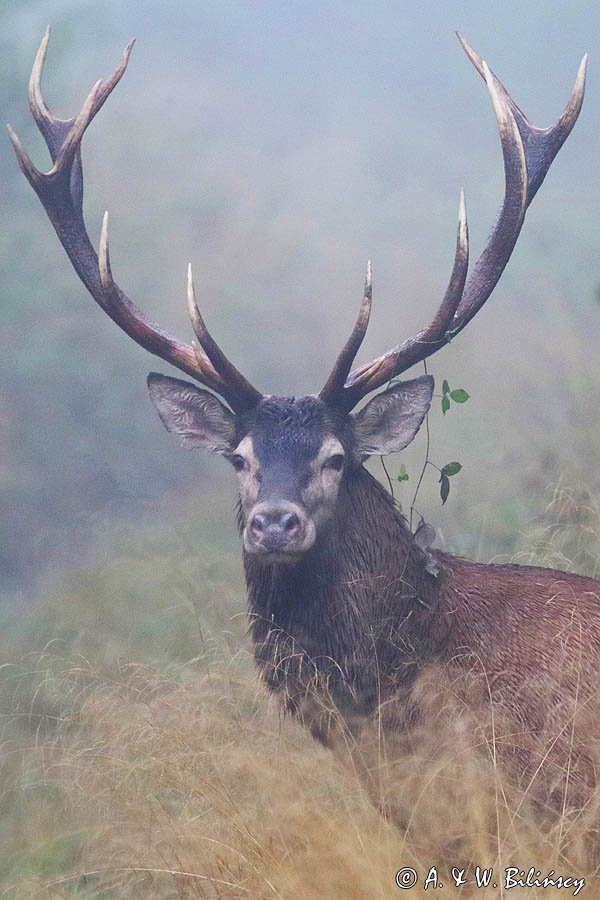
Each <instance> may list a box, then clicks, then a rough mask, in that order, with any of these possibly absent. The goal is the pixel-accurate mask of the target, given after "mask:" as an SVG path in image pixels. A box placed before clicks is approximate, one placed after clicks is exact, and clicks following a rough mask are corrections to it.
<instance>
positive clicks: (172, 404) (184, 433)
mask: <svg viewBox="0 0 600 900" xmlns="http://www.w3.org/2000/svg"><path fill="white" fill-rule="evenodd" d="M148 391H149V392H150V399H151V400H152V402H153V403H154V405H155V407H156V409H157V411H158V415H159V416H160V418H161V421H162V423H163V425H164V426H165V428H166V429H167V431H172V432H174V433H175V434H178V435H179V437H180V438H181V443H182V444H183V446H184V447H187V448H189V449H193V448H196V447H200V448H202V449H203V450H212V451H213V453H228V452H230V451H231V450H232V449H233V448H234V447H235V444H236V441H235V433H236V430H235V416H234V415H233V413H232V412H230V411H229V410H228V409H227V408H226V407H225V406H223V404H222V403H221V402H220V401H219V400H217V398H216V397H215V396H214V394H210V393H209V392H208V391H202V390H200V388H197V387H196V386H195V385H194V384H190V383H189V382H188V381H180V380H179V379H178V378H168V377H167V376H166V375H158V374H157V373H156V372H151V373H150V375H148Z"/></svg>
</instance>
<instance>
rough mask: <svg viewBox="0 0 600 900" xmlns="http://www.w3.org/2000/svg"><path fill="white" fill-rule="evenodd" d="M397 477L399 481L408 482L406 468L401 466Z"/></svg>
mask: <svg viewBox="0 0 600 900" xmlns="http://www.w3.org/2000/svg"><path fill="white" fill-rule="evenodd" d="M396 477H397V478H398V481H408V472H407V471H406V466H400V470H399V472H398V475H397V476H396Z"/></svg>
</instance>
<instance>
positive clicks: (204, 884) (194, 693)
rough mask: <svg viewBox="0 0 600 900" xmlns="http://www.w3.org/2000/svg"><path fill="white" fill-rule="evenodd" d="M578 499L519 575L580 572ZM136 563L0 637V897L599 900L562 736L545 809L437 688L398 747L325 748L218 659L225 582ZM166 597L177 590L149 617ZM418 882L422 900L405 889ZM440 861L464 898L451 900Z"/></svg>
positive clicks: (495, 714)
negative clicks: (541, 568) (552, 883)
mask: <svg viewBox="0 0 600 900" xmlns="http://www.w3.org/2000/svg"><path fill="white" fill-rule="evenodd" d="M592 496H593V495H592V493H590V495H589V496H588V497H587V498H583V497H582V496H581V494H580V493H576V492H573V491H569V490H567V489H566V488H565V487H560V488H558V489H556V491H555V493H554V495H553V497H552V499H551V503H550V504H549V506H548V510H547V514H546V516H545V517H543V518H542V519H541V520H540V521H538V522H537V523H535V524H534V526H533V527H532V528H530V529H529V533H528V535H527V536H526V539H525V546H526V548H527V547H528V549H526V550H525V551H523V553H522V555H520V558H519V561H520V562H527V563H536V564H539V563H542V564H546V565H559V566H560V567H561V568H572V567H573V566H572V565H571V563H570V560H573V562H574V565H575V567H576V568H577V569H579V570H580V571H581V570H584V571H587V572H588V573H589V574H594V573H595V574H598V573H599V572H600V568H599V566H598V563H599V560H600V557H599V555H598V552H597V547H598V536H599V534H600V528H599V527H598V523H600V509H598V505H597V502H595V501H594V500H593V499H592ZM157 547H158V549H159V550H160V549H161V548H162V552H163V556H161V557H160V566H159V569H160V571H161V572H162V573H163V574H162V581H161V582H160V583H158V584H155V581H154V578H153V576H152V575H151V574H149V573H152V572H153V571H154V570H153V566H152V561H155V560H156V551H157ZM157 547H155V546H154V545H153V546H152V547H151V548H150V549H151V551H152V553H145V552H141V551H140V553H138V554H133V555H131V553H129V551H128V553H129V555H123V556H122V557H121V556H117V557H116V562H114V563H112V564H111V565H110V566H107V567H104V568H100V569H97V570H91V571H90V573H88V575H87V576H86V577H85V578H83V576H82V577H81V578H79V579H78V580H77V579H76V581H75V583H74V584H72V585H71V586H70V587H69V586H68V585H67V588H68V589H67V588H65V589H64V590H63V591H62V593H61V594H60V595H59V596H57V597H56V598H55V599H54V601H53V602H51V603H50V604H47V605H46V607H41V608H40V610H39V611H38V612H37V613H36V616H31V617H30V622H29V625H28V626H27V629H26V628H25V623H24V624H23V629H24V630H23V634H22V635H20V637H19V636H16V638H15V641H14V646H12V647H11V645H10V641H9V640H7V638H6V636H5V638H4V658H5V659H6V660H10V659H11V658H13V657H17V656H19V654H20V652H21V651H20V650H19V643H20V644H21V647H23V646H35V645H36V643H37V646H44V645H45V650H44V651H43V652H42V653H39V654H36V655H34V654H28V655H26V656H24V657H22V659H21V660H20V661H18V662H7V663H6V664H5V665H4V666H2V667H0V670H1V671H0V676H1V679H0V682H1V683H0V705H1V706H2V717H1V718H0V722H2V724H3V727H2V742H1V743H0V897H5V898H9V900H29V898H40V900H56V898H78V900H134V898H135V900H137V898H140V900H153V898H157V900H183V898H220V900H234V898H236V900H237V898H253V900H263V898H270V900H273V898H283V900H317V898H318V900H322V898H327V900H342V898H344V900H359V898H360V900H363V898H365V900H366V898H368V900H371V898H374V900H378V898H389V897H400V896H406V897H413V898H427V897H431V896H439V897H445V898H449V900H454V898H458V897H460V898H462V900H465V898H467V900H471V898H483V900H487V898H492V897H494V898H497V897H500V898H502V897H505V898H509V900H513V898H521V897H523V898H525V897H526V898H544V900H548V898H551V897H553V896H559V897H561V896H565V897H566V896H572V895H573V892H574V889H575V888H574V887H573V886H571V887H570V888H564V889H562V890H560V891H559V890H557V889H555V888H552V887H549V888H546V889H543V888H535V887H525V888H511V889H510V890H506V889H505V888H503V886H502V885H503V880H502V873H503V870H504V868H505V867H507V866H516V867H519V870H520V871H521V870H524V871H525V872H527V871H528V870H529V868H530V867H534V869H535V870H536V871H540V872H541V874H542V876H543V875H546V874H548V873H549V872H550V871H552V870H553V871H554V872H555V873H556V874H557V875H560V874H562V875H565V876H568V875H571V876H574V877H577V878H579V877H585V879H586V886H585V887H584V888H583V890H581V891H580V893H579V894H578V896H583V897H588V898H592V900H595V898H596V897H598V896H600V879H599V878H598V875H597V872H598V862H599V857H598V851H597V848H598V843H599V841H598V830H599V827H600V791H596V793H595V794H592V795H591V796H590V797H588V798H586V800H587V802H586V805H585V806H584V808H583V809H581V810H579V811H577V810H573V809H572V808H571V807H570V806H569V804H567V803H564V804H561V803H560V797H561V796H562V794H561V791H563V790H564V791H565V794H564V796H565V797H566V785H567V784H568V783H569V782H570V781H571V782H572V781H573V778H574V777H575V775H576V769H577V759H576V753H575V742H572V747H573V749H574V752H573V754H571V755H568V758H567V759H566V760H565V767H564V771H560V772H558V773H556V772H554V774H553V777H554V778H555V786H556V788H557V791H558V797H559V802H558V803H557V804H555V805H554V807H552V808H551V807H548V808H546V807H544V806H543V805H540V801H539V798H540V791H539V790H538V788H539V786H540V782H541V781H542V780H543V779H544V778H545V777H546V773H545V772H544V770H543V766H542V767H541V768H540V770H539V771H534V772H533V773H531V772H530V773H525V772H524V771H523V772H522V773H521V775H522V777H521V778H515V773H514V771H513V772H512V774H507V773H506V772H505V771H504V770H503V768H502V766H501V764H500V762H499V750H500V748H501V745H502V742H503V740H505V738H506V730H507V723H503V721H502V717H501V716H500V714H499V711H498V710H490V709H485V708H481V709H479V710H478V711H476V712H472V711H471V712H470V713H468V714H465V710H464V708H463V709H460V708H457V707H455V706H454V704H453V701H452V697H451V694H452V692H451V691H450V698H449V697H448V696H445V697H444V698H442V699H441V700H440V702H439V704H438V707H439V708H438V710H437V711H436V710H435V709H434V708H432V709H431V710H430V712H431V715H430V716H429V724H428V726H427V727H423V728H420V729H419V730H417V731H415V732H414V734H412V735H411V737H410V739H408V740H404V739H402V738H398V739H396V740H393V739H392V738H390V737H389V735H388V736H387V737H384V735H383V734H382V733H380V732H379V731H378V730H377V726H376V725H374V726H373V728H372V730H371V731H368V730H367V731H365V732H363V733H362V734H361V735H359V736H356V735H354V736H349V735H346V736H345V737H346V741H345V742H344V741H341V742H340V743H339V745H338V747H337V749H336V752H335V753H331V752H330V751H329V750H326V749H324V748H323V747H321V746H320V745H318V744H317V743H316V742H315V741H313V739H312V738H311V737H310V736H309V735H308V734H307V733H306V732H304V731H303V730H302V728H301V727H300V726H299V725H298V724H297V723H296V722H294V721H292V720H290V719H287V718H282V717H281V716H280V714H279V712H278V709H277V706H276V703H275V701H274V700H273V699H272V698H271V697H269V696H268V695H267V694H266V691H265V690H264V688H263V687H262V685H261V684H259V682H258V680H257V678H256V675H255V674H254V665H253V661H252V659H251V657H250V653H249V650H248V649H239V648H240V635H241V630H242V629H241V624H240V619H239V617H240V616H241V612H240V609H241V607H240V603H239V601H238V599H237V597H238V592H237V589H234V588H233V587H231V586H229V587H224V586H223V585H227V584H230V585H231V584H232V583H233V582H232V580H231V579H229V581H228V580H227V578H225V577H223V573H222V572H219V573H218V577H215V578H212V579H211V577H209V576H210V574H211V573H210V572H207V571H204V569H202V568H199V569H198V571H196V568H198V567H199V566H200V564H199V563H198V562H197V556H196V555H194V554H193V553H192V551H191V549H188V548H187V547H186V546H184V548H183V550H182V549H181V547H180V549H179V555H172V554H171V547H170V546H169V547H165V546H164V541H160V540H159V541H158V544H157ZM125 549H126V550H127V548H125ZM163 557H164V558H163ZM132 560H133V562H132ZM169 560H172V561H171V562H169ZM190 567H192V569H190ZM194 567H196V568H194ZM188 569H190V574H189V578H188ZM225 574H227V573H225ZM144 579H145V580H144ZM188 582H189V584H190V585H192V584H193V585H196V586H199V587H194V588H192V587H190V588H189V590H188V587H187V585H188ZM213 582H214V584H213ZM168 584H172V585H175V586H176V590H175V593H174V595H173V596H170V595H168V594H167V596H169V601H167V602H165V601H164V599H163V598H164V596H165V592H166V586H167V585H168ZM234 616H235V618H234V619H232V617H234ZM52 636H54V637H55V638H56V637H58V640H51V639H50V638H51V637H52ZM244 646H245V645H243V644H242V648H243V647H244ZM173 648H175V649H176V652H174V651H173ZM194 653H199V654H200V655H199V656H197V657H196V658H194V659H191V660H190V661H185V660H186V659H187V660H189V659H190V656H192V655H193V654H194ZM132 658H133V659H135V660H136V661H135V662H132ZM148 660H153V662H152V664H149V663H148ZM574 664H576V661H574ZM598 715H600V713H598V714H596V712H595V711H593V710H591V708H590V709H585V708H575V709H571V710H569V709H565V710H564V715H563V719H564V729H563V730H564V732H565V733H564V735H557V734H552V733H549V734H548V735H546V736H540V737H539V739H538V743H539V746H538V747H537V750H538V751H539V752H538V756H539V758H540V759H541V760H543V759H544V756H545V755H546V751H550V750H551V748H552V745H553V743H554V742H556V741H558V740H563V739H565V738H566V746H567V747H569V746H570V742H569V738H570V735H571V733H574V731H575V723H576V722H577V724H578V728H577V730H578V732H579V733H580V734H581V735H582V736H583V737H585V735H586V734H588V733H591V731H592V729H593V730H595V731H597V723H596V722H594V721H592V722H589V721H587V719H588V718H589V716H591V717H592V719H593V718H594V717H595V718H596V719H597V718H598ZM508 727H510V723H508ZM477 865H479V866H481V867H484V868H493V869H494V873H495V876H496V877H497V883H498V885H499V886H498V888H497V889H495V890H494V889H492V888H488V889H486V888H477V887H476V886H475V885H474V883H473V879H474V872H475V866H477ZM432 866H436V867H437V868H438V871H439V879H440V880H441V881H442V882H443V884H444V888H443V889H442V890H440V891H439V893H438V892H437V891H435V890H434V888H433V887H432V888H430V889H428V890H427V891H425V890H424V879H425V878H426V876H427V873H428V872H429V871H430V869H431V867H432ZM403 867H412V868H414V869H415V870H416V871H417V872H418V874H419V882H418V884H417V886H416V887H414V888H413V889H412V890H407V891H404V890H401V889H400V888H398V887H397V886H396V884H395V876H396V872H398V871H399V870H400V869H402V868H403ZM452 867H457V868H458V869H464V870H465V876H466V878H467V884H464V885H462V886H456V885H455V883H454V881H453V879H452V875H451V870H452Z"/></svg>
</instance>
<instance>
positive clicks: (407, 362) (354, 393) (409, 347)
mask: <svg viewBox="0 0 600 900" xmlns="http://www.w3.org/2000/svg"><path fill="white" fill-rule="evenodd" d="M468 268H469V227H468V224H467V211H466V206H465V195H464V192H463V191H461V192H460V204H459V209H458V228H457V232H456V250H455V254H454V265H453V267H452V274H451V276H450V281H449V282H448V287H447V289H446V293H445V294H444V299H443V300H442V302H441V304H440V307H439V309H438V311H437V313H436V314H435V316H434V318H433V320H432V322H431V324H430V325H429V326H428V327H427V328H426V329H425V330H424V331H421V332H419V333H418V334H416V335H415V336H414V337H413V338H411V339H410V340H409V341H406V342H405V343H404V344H402V345H400V346H399V347H395V348H394V349H393V350H389V351H388V352H387V353H385V354H384V355H383V356H379V357H378V358H377V359H375V360H373V361H372V362H370V363H367V364H366V365H364V366H361V367H360V368H359V369H355V370H354V372H352V374H351V375H349V376H348V378H347V380H346V383H345V385H344V389H343V392H342V393H341V396H340V401H341V403H342V405H343V406H344V407H345V408H346V409H352V408H353V407H354V406H356V404H357V403H358V401H359V400H360V399H361V398H362V397H364V396H365V394H367V393H369V392H370V391H372V390H375V388H377V387H380V386H381V385H382V384H385V383H386V382H388V381H389V380H390V379H391V378H393V377H394V375H396V374H398V372H399V371H404V369H406V368H409V366H411V365H413V364H414V363H416V362H419V361H420V360H421V359H424V358H425V357H426V356H430V355H431V354H432V353H435V351H436V350H439V348H440V347H441V346H443V345H444V343H446V340H447V338H446V334H447V332H448V329H449V328H450V326H451V324H452V322H453V319H454V314H455V312H456V309H457V307H458V304H459V303H460V300H461V297H462V295H463V290H464V287H465V281H466V278H467V271H468ZM400 360H402V362H400ZM411 360H412V362H411ZM400 365H402V369H400V368H399V367H400Z"/></svg>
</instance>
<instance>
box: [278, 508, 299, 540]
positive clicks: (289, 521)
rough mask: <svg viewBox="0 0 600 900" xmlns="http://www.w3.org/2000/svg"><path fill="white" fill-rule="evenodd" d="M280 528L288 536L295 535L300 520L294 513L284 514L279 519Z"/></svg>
mask: <svg viewBox="0 0 600 900" xmlns="http://www.w3.org/2000/svg"><path fill="white" fill-rule="evenodd" d="M281 527H282V528H283V530H284V531H287V533H288V534H289V535H292V534H295V533H296V531H298V529H299V528H300V519H299V518H298V516H297V515H296V513H293V512H289V513H286V514H285V515H284V516H282V518H281Z"/></svg>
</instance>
